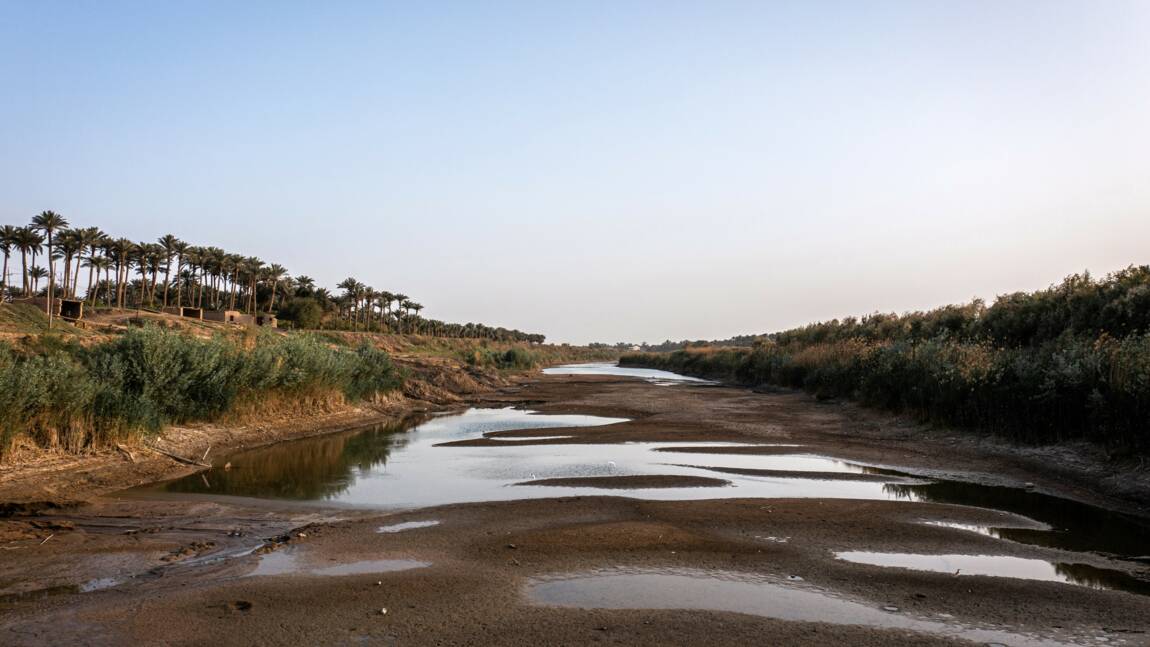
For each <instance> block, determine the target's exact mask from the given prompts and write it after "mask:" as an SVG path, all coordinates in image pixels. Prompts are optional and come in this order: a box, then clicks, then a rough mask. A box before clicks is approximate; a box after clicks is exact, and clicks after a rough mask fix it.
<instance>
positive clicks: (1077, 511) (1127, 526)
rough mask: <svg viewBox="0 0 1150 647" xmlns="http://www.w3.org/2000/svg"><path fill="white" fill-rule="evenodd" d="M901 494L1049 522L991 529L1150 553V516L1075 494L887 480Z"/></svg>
mask: <svg viewBox="0 0 1150 647" xmlns="http://www.w3.org/2000/svg"><path fill="white" fill-rule="evenodd" d="M883 489H884V490H885V491H886V492H887V493H888V494H889V495H890V496H892V497H894V498H896V499H906V500H910V501H929V502H931V503H951V504H957V505H969V506H976V507H980V508H989V509H991V510H1002V511H1006V512H1013V513H1015V514H1018V515H1021V516H1023V517H1027V518H1030V519H1033V520H1035V521H1038V522H1041V523H1043V524H1046V525H1047V526H1049V528H1050V529H1049V530H1047V529H1042V528H997V527H996V528H990V529H988V531H989V534H993V536H995V537H999V538H1002V539H1009V540H1011V541H1017V542H1021V543H1025V544H1035V545H1038V546H1048V547H1051V548H1063V549H1066V550H1078V551H1097V552H1103V553H1110V554H1114V555H1121V556H1125V557H1136V556H1141V555H1146V554H1147V553H1150V522H1148V521H1146V520H1142V519H1138V518H1136V517H1132V516H1130V515H1125V514H1122V513H1119V512H1114V511H1111V510H1106V509H1104V508H1099V507H1096V506H1092V505H1087V504H1085V503H1080V502H1078V501H1072V500H1070V499H1061V498H1058V497H1054V496H1050V495H1049V494H1042V493H1040V492H1033V491H1030V490H1024V489H1021V488H1009V487H1000V486H993V485H979V484H977V483H964V482H962V481H933V482H929V483H917V484H902V483H888V484H886V485H884V486H883Z"/></svg>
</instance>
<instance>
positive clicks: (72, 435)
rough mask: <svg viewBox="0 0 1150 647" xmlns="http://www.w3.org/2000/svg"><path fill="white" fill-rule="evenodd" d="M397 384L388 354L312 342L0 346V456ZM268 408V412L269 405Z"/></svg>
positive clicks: (158, 338)
mask: <svg viewBox="0 0 1150 647" xmlns="http://www.w3.org/2000/svg"><path fill="white" fill-rule="evenodd" d="M400 386H402V376H401V375H400V373H399V371H397V370H396V368H395V367H394V366H393V364H392V363H391V360H390V358H389V357H388V355H387V353H385V352H383V351H380V350H376V349H374V348H371V347H368V346H361V347H359V348H354V349H353V348H342V347H335V346H332V345H331V344H329V343H326V342H325V341H324V340H322V339H319V338H317V337H313V336H311V335H305V334H297V335H288V336H283V335H276V334H274V333H269V332H264V333H261V334H258V335H255V336H254V337H253V338H251V339H244V340H239V341H235V340H229V339H225V338H223V337H216V338H212V339H200V338H196V337H192V336H189V335H184V334H180V333H178V332H172V331H169V330H164V329H161V328H155V327H148V328H143V329H133V330H130V331H128V332H127V333H125V334H124V335H121V336H119V337H117V338H116V339H114V340H112V341H109V342H106V343H103V344H99V345H96V346H92V347H87V348H86V347H83V346H80V345H79V344H74V343H73V344H56V345H53V346H52V347H50V348H47V349H44V350H43V352H35V353H25V354H20V353H17V352H15V351H14V350H13V349H12V348H10V347H7V346H2V347H0V452H2V451H6V450H7V449H8V448H10V447H11V446H12V444H13V443H14V442H15V441H16V440H17V439H18V438H20V437H23V438H26V439H28V440H30V441H31V442H33V443H35V444H37V445H39V446H43V447H62V448H64V449H67V450H70V451H79V450H82V449H84V448H87V447H92V446H98V445H100V444H103V443H106V442H108V441H110V440H113V439H116V438H122V437H125V436H133V435H150V434H154V433H157V432H158V431H159V430H160V429H162V428H163V427H164V426H165V425H169V424H180V423H188V422H196V421H210V420H218V419H220V418H221V417H223V416H225V415H243V414H244V413H246V412H259V411H267V410H269V409H270V408H274V409H277V410H280V411H282V410H284V408H285V406H286V405H285V403H292V405H291V406H294V407H295V409H296V410H298V411H300V412H303V411H304V410H306V409H309V408H310V409H316V410H324V409H327V408H330V407H331V406H334V405H338V404H342V403H344V402H356V401H364V400H371V399H373V398H375V397H376V396H377V395H379V394H382V393H384V392H387V391H391V390H394V389H397V388H399V387H400ZM273 405H274V406H273Z"/></svg>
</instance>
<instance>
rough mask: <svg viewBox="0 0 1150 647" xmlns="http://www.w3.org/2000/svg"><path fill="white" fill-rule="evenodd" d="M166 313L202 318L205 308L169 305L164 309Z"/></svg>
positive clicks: (189, 317)
mask: <svg viewBox="0 0 1150 647" xmlns="http://www.w3.org/2000/svg"><path fill="white" fill-rule="evenodd" d="M163 312H164V314H169V315H176V316H177V317H187V318H188V319H197V320H202V319H203V318H204V309H203V308H188V307H180V306H168V307H167V308H164V310H163Z"/></svg>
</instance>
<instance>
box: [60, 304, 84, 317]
mask: <svg viewBox="0 0 1150 647" xmlns="http://www.w3.org/2000/svg"><path fill="white" fill-rule="evenodd" d="M58 302H59V309H58V310H57V312H58V313H59V314H60V318H61V319H68V320H69V321H79V320H81V319H83V318H84V302H83V301H81V300H79V299H59V300H58Z"/></svg>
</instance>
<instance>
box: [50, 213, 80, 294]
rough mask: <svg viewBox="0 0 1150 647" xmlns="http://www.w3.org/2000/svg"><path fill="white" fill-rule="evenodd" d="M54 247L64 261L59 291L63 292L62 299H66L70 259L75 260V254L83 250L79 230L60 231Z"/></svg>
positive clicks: (70, 271) (69, 279)
mask: <svg viewBox="0 0 1150 647" xmlns="http://www.w3.org/2000/svg"><path fill="white" fill-rule="evenodd" d="M56 246H57V247H58V248H59V250H60V255H61V257H62V258H63V259H64V280H63V281H62V282H61V289H62V290H63V291H64V292H63V294H64V297H65V298H67V297H68V296H69V294H71V292H70V289H71V285H72V259H74V258H76V256H77V254H79V253H80V252H81V250H82V249H83V240H82V239H81V236H80V230H79V229H65V230H63V231H61V232H60V233H59V234H58V235H57V236H56Z"/></svg>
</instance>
